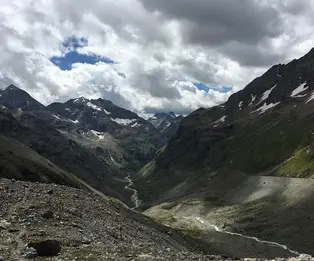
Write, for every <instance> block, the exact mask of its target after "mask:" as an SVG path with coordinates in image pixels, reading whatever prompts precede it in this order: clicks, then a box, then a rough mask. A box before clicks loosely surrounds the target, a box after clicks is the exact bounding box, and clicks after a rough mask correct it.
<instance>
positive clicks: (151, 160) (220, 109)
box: [0, 49, 314, 260]
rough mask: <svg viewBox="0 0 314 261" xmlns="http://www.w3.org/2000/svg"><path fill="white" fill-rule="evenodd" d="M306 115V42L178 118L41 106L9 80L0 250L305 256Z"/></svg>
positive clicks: (92, 106) (312, 136)
mask: <svg viewBox="0 0 314 261" xmlns="http://www.w3.org/2000/svg"><path fill="white" fill-rule="evenodd" d="M313 120H314V49H313V50H311V51H310V52H309V53H308V54H306V55H305V56H304V57H302V58H300V59H296V60H293V61H291V62H290V63H288V64H279V65H275V66H273V67H272V68H270V69H269V70H268V71H267V72H265V73H264V74H263V75H262V76H260V77H258V78H256V79H255V80H253V81H252V82H251V83H249V84H248V85H247V86H246V87H245V88H244V89H243V90H241V91H239V92H237V93H234V94H232V95H231V96H230V97H229V99H228V100H227V101H226V102H225V103H223V104H221V105H218V106H215V107H212V108H200V109H198V110H196V111H194V112H192V113H191V114H190V115H188V116H186V117H183V116H177V115H175V114H174V113H173V112H162V113H161V112H158V113H156V114H155V115H154V116H152V117H151V118H149V119H148V120H145V119H143V118H141V117H139V116H138V115H137V114H136V113H134V112H131V111H129V110H126V109H123V108H121V107H118V106H116V105H115V104H113V103H112V102H111V101H109V100H106V99H104V98H99V99H86V98H84V97H79V98H75V99H71V100H69V101H66V102H64V103H61V102H56V103H52V104H50V105H48V106H44V105H43V104H41V103H40V102H38V101H36V100H35V99H34V98H32V97H31V96H30V95H29V94H28V93H27V92H25V91H23V90H22V89H20V88H18V87H16V86H14V85H10V86H8V87H7V88H6V89H4V90H0V177H1V179H0V195H1V197H0V203H1V206H3V208H1V210H0V231H1V233H2V232H3V233H2V234H3V235H4V236H3V238H4V240H3V242H0V251H2V252H3V253H4V254H2V255H4V257H5V258H7V259H5V260H19V258H20V257H21V256H23V257H25V258H26V257H27V256H29V257H32V256H33V255H36V256H45V255H49V256H57V255H59V257H61V258H62V260H73V258H77V257H84V258H85V259H84V260H102V259H101V258H105V259H104V260H106V259H108V260H238V259H239V258H245V257H254V258H263V260H265V258H269V259H271V258H275V257H280V258H289V257H290V258H295V257H297V256H298V258H297V259H290V260H313V259H312V257H311V256H309V255H314V252H313V245H314V239H313V237H312V236H311V235H312V233H313V232H314V226H313V221H314V211H313V210H312V209H313V208H312V206H313V204H314V179H313V177H314V124H313V122H314V121H313ZM121 201H122V202H124V203H122V202H121ZM126 205H128V206H126ZM130 208H132V209H130ZM139 212H142V214H140V213H139ZM156 221H157V222H156ZM67 231H70V233H67ZM2 234H1V235H2ZM13 243H14V244H13ZM52 249H53V250H52ZM61 249H62V251H61ZM2 252H1V253H2ZM52 252H53V253H52ZM1 253H0V254H1ZM301 253H307V254H309V255H300V254H301ZM59 257H58V258H59ZM229 257H230V258H229ZM1 258H2V260H4V258H3V257H2V256H0V260H1ZM10 258H11V259H10ZM51 258H52V257H51ZM54 258H56V257H54ZM51 260H57V259H51ZM279 260H282V259H279Z"/></svg>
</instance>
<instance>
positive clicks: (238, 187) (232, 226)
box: [145, 173, 314, 257]
mask: <svg viewBox="0 0 314 261" xmlns="http://www.w3.org/2000/svg"><path fill="white" fill-rule="evenodd" d="M233 175H234V176H233V178H232V179H230V178H229V179H226V178H225V177H224V175H221V176H220V177H219V176H218V177H217V178H214V179H208V180H207V181H206V180H202V181H201V183H202V185H200V184H199V183H198V184H196V185H195V187H194V189H193V188H192V189H191V188H190V189H191V190H190V191H189V193H187V192H186V196H185V197H182V198H179V197H178V199H174V200H171V199H169V200H167V201H166V202H164V203H161V204H159V205H157V206H154V207H152V208H150V209H148V210H147V211H146V212H145V213H146V214H147V215H148V216H151V217H153V218H155V219H156V220H159V221H160V222H161V223H164V224H166V225H169V226H171V227H175V228H179V229H182V230H183V231H184V230H185V231H186V233H188V234H191V235H193V236H194V237H195V238H198V239H201V240H203V241H207V242H208V241H209V242H211V245H212V248H213V250H215V251H217V254H218V253H219V251H222V252H224V253H226V254H229V255H231V256H235V254H236V253H238V252H239V249H241V248H243V246H245V247H244V249H245V250H242V252H241V254H244V255H245V256H252V255H255V256H264V257H273V256H274V255H275V256H276V255H278V254H279V255H282V256H285V254H286V253H287V252H290V254H291V253H292V254H293V253H295V254H298V253H307V254H311V255H313V254H314V252H313V245H314V241H313V237H312V236H310V235H312V234H313V233H314V225H313V220H314V211H313V207H312V206H313V204H314V199H313V198H314V197H313V193H314V180H313V179H297V178H280V177H265V176H245V175H241V174H239V173H233ZM228 180H229V182H227V181H228ZM202 186H203V187H204V189H202ZM178 187H180V186H178ZM180 189H181V190H182V186H181V187H180ZM172 192H173V190H172ZM187 219H188V220H187ZM217 230H220V231H217ZM254 237H257V238H258V239H259V240H260V241H263V242H259V241H258V240H256V238H254ZM267 241H268V243H267ZM230 246H233V247H230ZM285 246H287V248H286V247H285ZM282 251H283V252H282ZM288 255H289V254H288ZM239 257H242V256H239Z"/></svg>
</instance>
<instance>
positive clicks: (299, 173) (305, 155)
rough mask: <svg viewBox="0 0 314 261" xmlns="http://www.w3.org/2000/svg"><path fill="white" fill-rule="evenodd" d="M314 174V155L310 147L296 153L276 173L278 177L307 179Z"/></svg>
mask: <svg viewBox="0 0 314 261" xmlns="http://www.w3.org/2000/svg"><path fill="white" fill-rule="evenodd" d="M313 172H314V155H313V151H312V149H311V148H310V147H307V148H305V149H301V150H299V151H298V152H296V153H295V154H294V155H293V156H292V157H291V158H290V159H288V160H286V161H285V162H284V163H283V164H282V165H281V166H280V167H279V168H278V169H277V171H276V175H278V176H284V177H297V178H306V177H309V176H311V175H312V174H313Z"/></svg>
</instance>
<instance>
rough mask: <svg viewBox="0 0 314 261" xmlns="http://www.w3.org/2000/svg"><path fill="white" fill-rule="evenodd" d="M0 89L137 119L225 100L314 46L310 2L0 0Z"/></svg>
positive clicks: (285, 0) (185, 111)
mask: <svg viewBox="0 0 314 261" xmlns="http://www.w3.org/2000/svg"><path fill="white" fill-rule="evenodd" d="M0 6H1V8H0V36H1V37H0V88H4V87H5V86H7V85H8V84H11V83H14V84H16V85H17V86H19V87H21V88H23V89H25V90H26V91H28V92H29V93H30V94H31V95H33V96H34V97H35V98H37V99H38V100H39V101H41V102H42V103H44V104H48V103H50V102H53V101H65V100H67V99H70V98H74V97H80V96H84V97H87V98H96V97H103V98H106V99H109V100H112V101H113V102H114V103H116V104H118V105H120V106H122V107H125V108H128V109H132V110H135V111H136V112H138V113H141V114H143V115H144V114H149V113H154V112H156V111H170V110H172V111H174V112H176V113H183V114H187V113H189V112H190V111H192V110H195V109H197V108H198V107H210V106H213V105H216V104H219V103H221V102H223V101H225V100H226V99H227V98H228V96H229V95H230V94H231V93H232V92H235V91H237V90H239V89H242V88H244V87H245V85H247V84H248V83H249V82H250V81H251V80H252V79H254V78H255V77H256V76H258V75H260V74H262V73H263V72H264V71H265V70H266V69H267V68H268V67H270V66H271V65H273V64H276V63H286V62H287V61H289V60H291V59H294V58H298V57H300V56H302V55H304V54H305V53H306V52H308V51H309V50H310V49H311V48H312V47H314V38H313V36H314V17H313V15H312V14H313V12H314V4H313V1H309V0H277V1H273V0H241V1H238V0H92V1H86V0H0Z"/></svg>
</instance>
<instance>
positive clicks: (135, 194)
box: [124, 176, 141, 209]
mask: <svg viewBox="0 0 314 261" xmlns="http://www.w3.org/2000/svg"><path fill="white" fill-rule="evenodd" d="M125 180H126V181H127V182H128V184H127V185H126V186H125V187H124V188H125V189H127V190H130V191H132V196H131V201H132V203H133V208H132V209H136V208H138V207H139V206H140V204H141V201H140V199H139V197H138V192H137V190H136V189H134V188H132V186H133V185H134V183H133V181H132V179H131V176H127V177H126V178H125Z"/></svg>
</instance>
